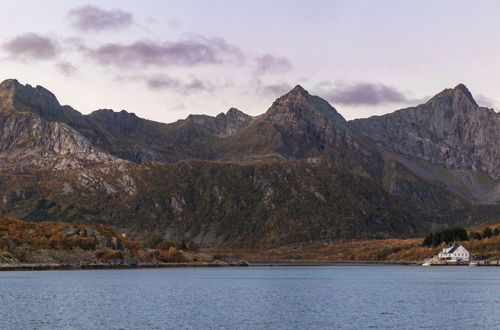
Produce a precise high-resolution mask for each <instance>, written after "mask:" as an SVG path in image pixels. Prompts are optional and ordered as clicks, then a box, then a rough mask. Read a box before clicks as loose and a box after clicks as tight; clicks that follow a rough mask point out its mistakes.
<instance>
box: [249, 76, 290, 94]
mask: <svg viewBox="0 0 500 330" xmlns="http://www.w3.org/2000/svg"><path fill="white" fill-rule="evenodd" d="M251 84H252V85H254V87H255V90H256V91H257V93H259V94H263V95H266V96H272V97H278V96H281V95H283V94H285V93H286V92H288V91H290V90H291V89H292V86H291V85H290V84H288V83H286V82H274V83H265V82H262V81H261V80H259V79H254V80H253V81H252V82H251Z"/></svg>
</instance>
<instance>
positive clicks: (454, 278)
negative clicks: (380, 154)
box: [0, 265, 500, 329]
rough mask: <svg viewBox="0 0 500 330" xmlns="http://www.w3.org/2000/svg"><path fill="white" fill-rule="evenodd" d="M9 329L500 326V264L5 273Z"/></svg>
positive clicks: (2, 318) (0, 308)
mask: <svg viewBox="0 0 500 330" xmlns="http://www.w3.org/2000/svg"><path fill="white" fill-rule="evenodd" d="M0 304H1V305H0V328H2V329H11V328H12V329H29V328H36V329H45V328H46V329H82V328H83V329H191V328H194V329H302V328H306V329H332V328H334V329H364V328H384V329H388V328H393V329H415V328H440V329H443V328H444V329H447V328H449V329H477V328H498V327H500V268H496V267H492V268H489V267H474V268H473V267H418V266H385V265H335V266H321V267H256V268H253V267H250V268H175V269H134V270H85V271H40V272H38V271H37V272H2V273H0Z"/></svg>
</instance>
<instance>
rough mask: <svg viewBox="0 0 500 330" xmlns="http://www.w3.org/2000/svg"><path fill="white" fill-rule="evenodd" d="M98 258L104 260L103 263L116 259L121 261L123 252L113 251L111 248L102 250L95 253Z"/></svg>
mask: <svg viewBox="0 0 500 330" xmlns="http://www.w3.org/2000/svg"><path fill="white" fill-rule="evenodd" d="M95 256H96V258H98V259H100V260H102V261H110V260H114V259H121V258H123V254H122V253H121V251H117V250H113V249H110V248H105V249H101V250H97V251H96V252H95Z"/></svg>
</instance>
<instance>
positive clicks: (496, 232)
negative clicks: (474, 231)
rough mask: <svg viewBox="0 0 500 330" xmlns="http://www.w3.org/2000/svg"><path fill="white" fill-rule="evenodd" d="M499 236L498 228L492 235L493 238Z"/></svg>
mask: <svg viewBox="0 0 500 330" xmlns="http://www.w3.org/2000/svg"><path fill="white" fill-rule="evenodd" d="M499 234H500V230H498V228H495V229H493V233H492V235H493V236H498V235H499Z"/></svg>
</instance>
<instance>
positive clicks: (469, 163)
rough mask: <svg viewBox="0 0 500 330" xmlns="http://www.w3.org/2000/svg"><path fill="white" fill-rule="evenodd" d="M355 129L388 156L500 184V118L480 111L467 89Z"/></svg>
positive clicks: (448, 91)
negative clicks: (471, 172) (472, 173)
mask: <svg viewBox="0 0 500 330" xmlns="http://www.w3.org/2000/svg"><path fill="white" fill-rule="evenodd" d="M351 123H352V126H353V127H356V128H358V129H359V130H361V131H362V132H363V133H364V134H365V135H366V136H368V137H370V138H371V139H373V140H374V141H375V142H376V143H377V144H378V145H379V146H380V147H381V148H382V149H384V150H387V151H390V152H394V153H398V154H402V155H405V156H408V157H411V158H412V159H418V160H424V161H427V162H429V163H432V164H439V165H442V166H444V167H445V168H447V169H458V170H478V171H482V172H484V173H487V174H488V175H489V176H490V178H491V179H493V180H497V179H499V178H500V143H499V141H500V114H499V113H496V112H494V111H493V110H492V109H487V108H482V107H479V106H478V105H477V103H476V102H475V101H474V99H473V98H472V95H471V93H470V92H469V91H468V90H467V88H466V87H465V86H464V85H458V86H457V87H455V88H454V89H446V90H444V91H443V92H441V93H439V94H438V95H436V96H435V97H433V98H432V99H430V100H429V101H428V102H427V103H425V104H422V105H419V106H417V107H414V108H408V109H403V110H399V111H396V112H394V113H391V114H388V115H384V116H374V117H370V118H367V119H358V120H354V121H352V122H351Z"/></svg>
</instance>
